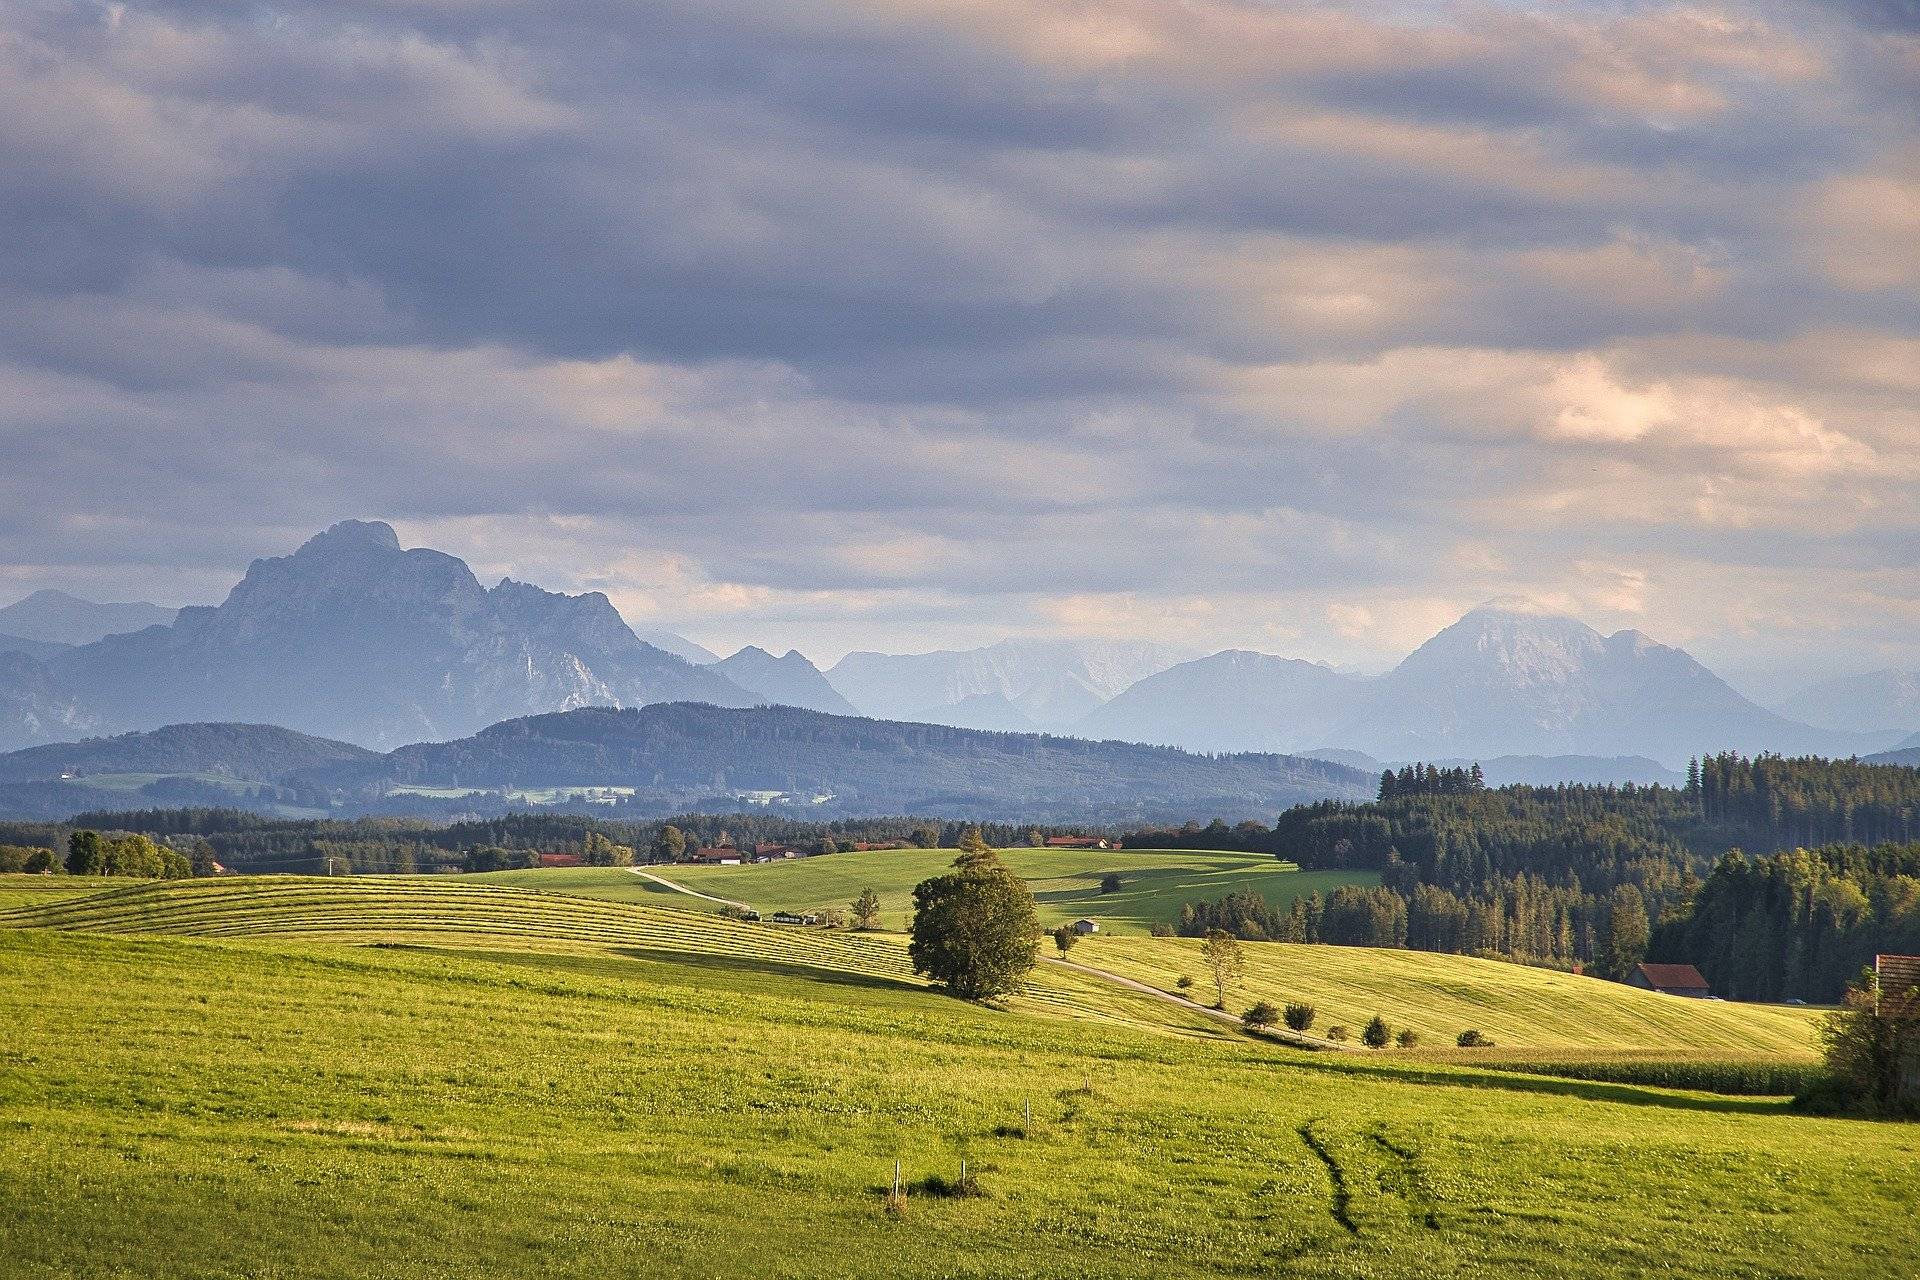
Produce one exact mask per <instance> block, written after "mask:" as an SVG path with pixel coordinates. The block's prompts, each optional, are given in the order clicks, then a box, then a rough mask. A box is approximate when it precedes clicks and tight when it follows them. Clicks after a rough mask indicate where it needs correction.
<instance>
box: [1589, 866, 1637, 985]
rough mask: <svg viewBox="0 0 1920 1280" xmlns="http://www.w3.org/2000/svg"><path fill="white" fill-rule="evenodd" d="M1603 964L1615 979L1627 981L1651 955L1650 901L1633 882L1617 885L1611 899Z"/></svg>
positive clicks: (1602, 943) (1608, 909)
mask: <svg viewBox="0 0 1920 1280" xmlns="http://www.w3.org/2000/svg"><path fill="white" fill-rule="evenodd" d="M1604 928H1605V935H1604V937H1603V939H1602V941H1601V944H1600V967H1601V971H1602V972H1604V973H1605V974H1606V976H1607V977H1609V978H1612V979H1613V980H1614V981H1615V982H1625V981H1626V980H1627V976H1628V975H1629V974H1631V973H1632V972H1633V970H1634V967H1635V966H1636V965H1638V964H1639V963H1640V962H1641V961H1642V960H1645V959H1646V958H1647V933H1648V927H1647V904H1646V901H1645V900H1644V899H1642V898H1641V896H1640V891H1639V890H1638V889H1636V888H1634V887H1633V886H1632V885H1630V884H1623V885H1619V886H1616V887H1615V889H1614V891H1613V896H1612V897H1611V898H1610V899H1608V901H1607V914H1606V920H1605V922H1604Z"/></svg>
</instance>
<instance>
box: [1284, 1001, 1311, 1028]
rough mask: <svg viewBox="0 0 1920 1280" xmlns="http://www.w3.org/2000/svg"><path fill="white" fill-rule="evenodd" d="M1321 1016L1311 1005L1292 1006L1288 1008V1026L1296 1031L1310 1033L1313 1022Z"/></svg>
mask: <svg viewBox="0 0 1920 1280" xmlns="http://www.w3.org/2000/svg"><path fill="white" fill-rule="evenodd" d="M1317 1016H1319V1015H1318V1014H1317V1012H1316V1011H1315V1010H1314V1007H1313V1006H1312V1005H1310V1004H1305V1003H1302V1004H1290V1005H1288V1006H1287V1025H1288V1026H1289V1027H1292V1028H1293V1029H1294V1030H1295V1031H1309V1030H1311V1029H1312V1028H1313V1020H1314V1018H1316V1017H1317Z"/></svg>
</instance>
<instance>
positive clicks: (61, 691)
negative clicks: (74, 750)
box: [0, 652, 100, 751]
mask: <svg viewBox="0 0 1920 1280" xmlns="http://www.w3.org/2000/svg"><path fill="white" fill-rule="evenodd" d="M99 724H100V720H99V717H98V716H97V715H96V714H94V713H93V712H92V711H91V710H89V709H88V708H87V707H86V706H85V705H84V704H83V703H82V702H81V701H80V699H78V698H76V697H75V696H74V695H73V693H72V691H71V690H69V689H68V688H67V686H66V685H65V684H63V683H62V682H61V681H60V680H59V679H58V678H57V677H55V676H54V674H53V673H52V672H50V671H48V670H47V668H46V666H45V665H44V664H42V663H39V662H36V661H34V659H32V658H30V657H28V656H27V655H26V654H24V653H15V652H7V653H0V751H10V750H12V749H14V748H16V747H25V746H30V745H32V744H34V743H38V742H60V741H64V740H66V739H69V738H77V737H79V736H80V735H82V734H84V733H89V732H91V731H93V730H94V729H97V728H98V727H99Z"/></svg>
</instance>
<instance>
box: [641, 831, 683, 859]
mask: <svg viewBox="0 0 1920 1280" xmlns="http://www.w3.org/2000/svg"><path fill="white" fill-rule="evenodd" d="M649 852H650V853H651V854H652V855H653V860H654V861H655V862H678V861H680V859H681V858H682V857H683V856H685V854H686V852H687V833H686V832H684V831H682V830H681V829H680V828H678V827H676V826H674V825H673V824H672V823H668V824H667V825H666V826H664V827H662V828H660V830H659V832H658V834H656V835H655V836H654V837H653V845H652V848H651V849H650V850H649Z"/></svg>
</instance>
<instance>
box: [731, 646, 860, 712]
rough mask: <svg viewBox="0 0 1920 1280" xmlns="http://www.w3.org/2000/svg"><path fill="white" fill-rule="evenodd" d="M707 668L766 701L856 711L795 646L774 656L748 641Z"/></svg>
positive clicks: (819, 709) (837, 710)
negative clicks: (735, 651) (743, 646)
mask: <svg viewBox="0 0 1920 1280" xmlns="http://www.w3.org/2000/svg"><path fill="white" fill-rule="evenodd" d="M707 669H708V670H709V671H714V672H717V673H719V674H720V675H723V676H725V677H726V678H727V679H729V680H731V681H733V683H735V684H737V685H739V686H740V687H741V688H742V689H745V690H746V691H747V692H749V693H752V694H757V695H758V696H759V697H760V698H761V699H762V700H764V701H766V702H769V703H775V704H778V705H780V706H787V707H801V708H804V709H805V710H808V711H825V712H827V713H829V714H831V715H836V716H855V715H859V714H860V713H859V712H858V711H855V710H854V709H853V704H852V703H850V702H848V701H847V700H846V699H845V698H843V697H841V696H840V691H839V690H838V689H835V688H834V687H833V685H832V684H830V683H829V682H828V680H827V678H826V677H825V676H823V675H821V674H820V668H818V667H816V666H814V665H813V664H812V663H811V662H809V661H807V659H806V656H805V655H804V654H802V653H801V652H800V651H799V650H798V649H789V650H787V652H786V654H785V656H783V657H779V658H776V657H774V656H773V655H772V654H770V653H768V652H767V651H766V650H765V649H760V648H756V647H754V646H753V645H748V646H747V647H746V648H744V649H742V650H740V652H738V653H736V654H734V655H733V656H732V657H730V658H723V659H722V660H720V661H719V662H715V663H713V664H711V665H710V666H709V667H708V668H707Z"/></svg>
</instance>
